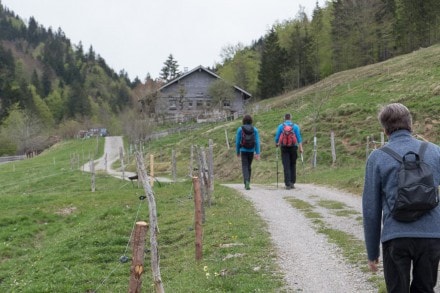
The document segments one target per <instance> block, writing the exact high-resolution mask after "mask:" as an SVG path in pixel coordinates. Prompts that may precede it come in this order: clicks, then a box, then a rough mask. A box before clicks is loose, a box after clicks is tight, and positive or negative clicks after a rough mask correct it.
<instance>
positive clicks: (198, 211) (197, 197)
mask: <svg viewBox="0 0 440 293" xmlns="http://www.w3.org/2000/svg"><path fill="white" fill-rule="evenodd" d="M193 186H194V230H195V234H196V235H195V236H196V240H195V249H196V254H195V255H196V260H201V259H202V257H203V249H202V248H203V241H202V239H203V227H202V218H203V216H202V193H201V192H200V180H199V178H198V177H193Z"/></svg>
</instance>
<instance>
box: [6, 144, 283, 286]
mask: <svg viewBox="0 0 440 293" xmlns="http://www.w3.org/2000/svg"><path fill="white" fill-rule="evenodd" d="M98 142H99V143H98ZM103 142H104V140H99V141H97V140H81V141H79V140H78V141H69V142H65V143H61V144H60V145H57V146H56V147H54V148H53V149H51V150H49V151H47V152H45V153H43V154H42V155H40V156H38V157H36V158H33V159H29V160H24V161H20V162H14V163H8V164H4V165H0V186H2V188H1V189H0V201H1V204H0V292H32V293H33V292H92V291H96V292H126V291H127V289H128V281H129V276H130V264H131V262H130V261H128V262H127V263H122V262H120V258H121V256H124V255H125V256H127V257H128V258H131V246H130V245H129V239H130V234H131V232H132V229H133V226H134V223H135V222H136V221H139V220H144V221H147V222H148V206H147V205H148V202H147V201H146V200H141V199H140V198H139V196H140V195H143V190H142V189H140V188H139V189H138V188H137V186H136V184H134V186H133V185H132V184H131V183H130V182H126V181H122V180H119V179H116V178H112V177H109V176H107V175H106V174H102V173H101V174H98V175H97V178H96V191H95V192H91V184H90V182H91V176H90V174H88V173H83V172H81V171H80V170H78V167H79V169H80V166H81V165H82V164H83V163H85V162H87V160H88V156H89V154H94V156H95V157H98V156H99V154H102V151H103V150H102V147H103ZM73 158H77V159H78V158H79V161H78V162H77V161H75V160H77V159H73ZM154 192H155V197H156V202H157V210H158V223H159V230H160V233H159V235H158V241H159V254H160V258H161V263H160V268H161V275H162V281H163V283H164V288H165V291H166V292H280V291H282V288H283V281H282V276H281V274H280V273H279V271H278V270H277V267H276V265H275V261H274V259H275V255H274V252H273V251H272V247H271V244H270V239H269V235H268V233H267V231H266V226H265V224H264V223H263V221H262V220H261V219H260V218H259V217H258V216H256V214H255V211H254V209H253V208H252V207H251V205H250V203H249V202H247V201H246V200H245V199H243V197H241V196H240V195H238V194H237V193H236V192H234V191H233V190H231V189H228V188H226V187H223V186H220V185H216V186H215V193H214V197H213V198H214V200H213V205H212V206H211V207H207V208H206V222H205V223H204V225H203V260H202V261H200V262H196V261H195V239H194V234H195V233H194V229H193V226H194V207H193V206H194V200H193V196H192V193H193V189H192V183H191V180H188V181H187V182H181V183H176V184H161V185H158V184H155V186H154ZM146 243H147V249H148V246H149V237H147V241H146ZM145 256H146V257H145V270H146V271H145V274H144V276H143V292H153V290H154V288H153V287H152V277H151V269H150V254H149V253H146V255H145Z"/></svg>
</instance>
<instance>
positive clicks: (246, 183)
mask: <svg viewBox="0 0 440 293" xmlns="http://www.w3.org/2000/svg"><path fill="white" fill-rule="evenodd" d="M244 189H246V190H249V189H251V186H250V182H249V181H246V182H245V183H244Z"/></svg>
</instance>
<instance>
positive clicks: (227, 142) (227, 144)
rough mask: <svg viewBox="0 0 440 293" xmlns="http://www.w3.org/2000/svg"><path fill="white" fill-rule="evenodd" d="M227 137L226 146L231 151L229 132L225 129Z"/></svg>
mask: <svg viewBox="0 0 440 293" xmlns="http://www.w3.org/2000/svg"><path fill="white" fill-rule="evenodd" d="M225 137H226V146H227V147H228V150H229V149H230V146H229V139H228V131H227V130H226V128H225Z"/></svg>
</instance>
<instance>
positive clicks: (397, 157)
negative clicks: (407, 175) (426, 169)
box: [379, 146, 402, 163]
mask: <svg viewBox="0 0 440 293" xmlns="http://www.w3.org/2000/svg"><path fill="white" fill-rule="evenodd" d="M379 150H381V151H383V152H385V153H387V154H389V155H390V156H391V157H393V158H394V159H396V160H397V161H399V162H400V163H402V157H401V156H400V155H399V154H398V153H396V152H395V151H394V150H392V149H390V148H389V147H387V146H383V147H381V148H379Z"/></svg>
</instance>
